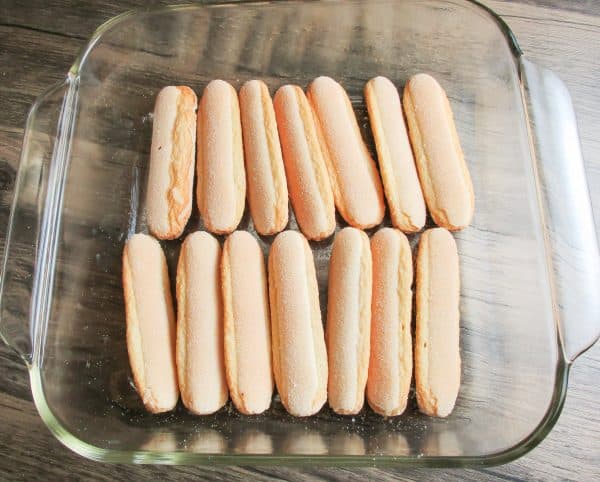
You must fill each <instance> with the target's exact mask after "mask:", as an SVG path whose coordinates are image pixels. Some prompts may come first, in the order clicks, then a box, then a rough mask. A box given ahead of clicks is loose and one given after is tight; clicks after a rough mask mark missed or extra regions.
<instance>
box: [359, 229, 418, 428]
mask: <svg viewBox="0 0 600 482" xmlns="http://www.w3.org/2000/svg"><path fill="white" fill-rule="evenodd" d="M371 255H372V256H373V301H372V303H371V357H370V360H369V378H368V380H367V400H368V402H369V405H370V406H371V408H372V409H373V411H375V412H377V413H379V414H380V415H383V416H386V417H389V416H394V415H400V414H401V413H402V412H404V410H405V409H406V403H407V400H408V392H409V390H410V382H411V378H412V370H413V353H412V336H411V334H410V330H411V314H412V290H411V285H412V281H413V263H412V256H411V251H410V244H409V243H408V239H407V238H406V236H405V235H404V234H402V233H401V232H400V231H399V230H398V229H392V228H383V229H380V230H379V231H377V233H376V234H375V235H374V236H373V237H372V238H371Z"/></svg>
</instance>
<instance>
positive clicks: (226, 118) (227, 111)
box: [196, 80, 246, 234]
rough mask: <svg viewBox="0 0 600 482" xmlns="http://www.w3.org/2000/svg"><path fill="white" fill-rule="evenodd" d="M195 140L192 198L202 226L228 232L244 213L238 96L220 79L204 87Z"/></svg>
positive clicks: (244, 188) (220, 232) (244, 201)
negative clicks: (194, 178)
mask: <svg viewBox="0 0 600 482" xmlns="http://www.w3.org/2000/svg"><path fill="white" fill-rule="evenodd" d="M197 140H198V149H197V171H198V183H197V187H196V197H197V199H196V200H197V203H198V209H199V210H200V215H201V216H202V220H203V221H204V226H205V227H206V229H207V230H208V231H211V232H213V233H217V234H225V233H231V232H232V231H234V230H235V228H236V227H237V225H238V224H239V223H240V220H241V219H242V214H243V213H244V207H245V204H246V173H245V169H244V148H243V145H242V125H241V121H240V107H239V103H238V96H237V92H236V91H235V89H234V88H233V87H232V86H231V85H230V84H228V83H227V82H225V81H223V80H213V81H212V82H210V83H209V84H208V85H207V86H206V87H205V88H204V93H203V94H202V99H201V101H200V106H199V108H198V139H197Z"/></svg>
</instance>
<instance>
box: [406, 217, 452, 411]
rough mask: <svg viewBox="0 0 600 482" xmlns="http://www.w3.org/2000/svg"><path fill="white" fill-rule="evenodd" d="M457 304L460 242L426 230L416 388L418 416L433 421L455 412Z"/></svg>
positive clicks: (446, 234) (418, 285)
mask: <svg viewBox="0 0 600 482" xmlns="http://www.w3.org/2000/svg"><path fill="white" fill-rule="evenodd" d="M459 301H460V277H459V264H458V252H457V249H456V242H455V241H454V238H453V237H452V234H450V233H449V232H448V231H447V230H445V229H443V228H435V229H430V230H427V231H425V232H424V233H423V234H422V236H421V240H420V242H419V251H418V254H417V283H416V310H417V322H416V336H415V338H416V339H415V382H416V390H417V402H418V404H419V410H421V412H423V413H425V414H427V415H431V416H435V417H446V416H448V415H449V414H450V412H452V409H453V408H454V404H455V402H456V397H457V396H458V390H459V388H460V349H459V330H460V328H459V320H460V312H459Z"/></svg>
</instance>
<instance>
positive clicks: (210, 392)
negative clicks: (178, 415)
mask: <svg viewBox="0 0 600 482" xmlns="http://www.w3.org/2000/svg"><path fill="white" fill-rule="evenodd" d="M220 263H221V247H220V245H219V242H218V241H217V240H216V239H215V238H213V237H212V236H211V235H210V234H208V233H206V232H201V231H197V232H195V233H192V234H190V235H189V236H188V237H187V238H185V241H184V242H183V245H182V246H181V252H180V253H179V262H178V264H177V373H178V376H179V386H180V387H181V399H182V401H183V404H184V405H185V406H186V407H187V409H188V410H189V411H190V412H192V413H195V414H198V415H206V414H210V413H213V412H216V411H217V410H219V409H220V408H221V407H222V406H223V405H225V402H227V382H226V379H225V364H224V356H223V309H222V302H221V275H220Z"/></svg>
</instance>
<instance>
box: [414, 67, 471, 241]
mask: <svg viewBox="0 0 600 482" xmlns="http://www.w3.org/2000/svg"><path fill="white" fill-rule="evenodd" d="M403 100H404V111H405V112H406V119H407V121H408V131H409V134H410V140H411V143H412V146H413V149H414V152H415V159H416V161H417V169H418V171H419V178H420V180H421V187H422V189H423V194H424V196H425V201H426V202H427V207H428V208H429V212H430V213H431V217H432V218H433V220H434V221H435V223H436V224H437V225H438V226H442V227H444V228H446V229H450V230H457V229H462V228H464V227H465V226H467V225H468V224H469V223H470V222H471V218H472V217H473V210H474V208H475V200H474V195H473V184H472V183H471V176H470V174H469V170H468V169H467V163H466V162H465V158H464V156H463V152H462V148H461V147H460V141H459V139H458V134H457V132H456V126H455V125H454V118H453V116H452V110H451V109H450V102H449V101H448V97H447V96H446V93H445V92H444V90H443V89H442V87H441V86H440V84H438V83H437V81H436V80H435V79H434V78H433V77H431V76H430V75H427V74H417V75H415V76H414V77H412V78H411V79H410V80H409V81H408V83H407V84H406V87H405V88H404V99H403Z"/></svg>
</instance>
